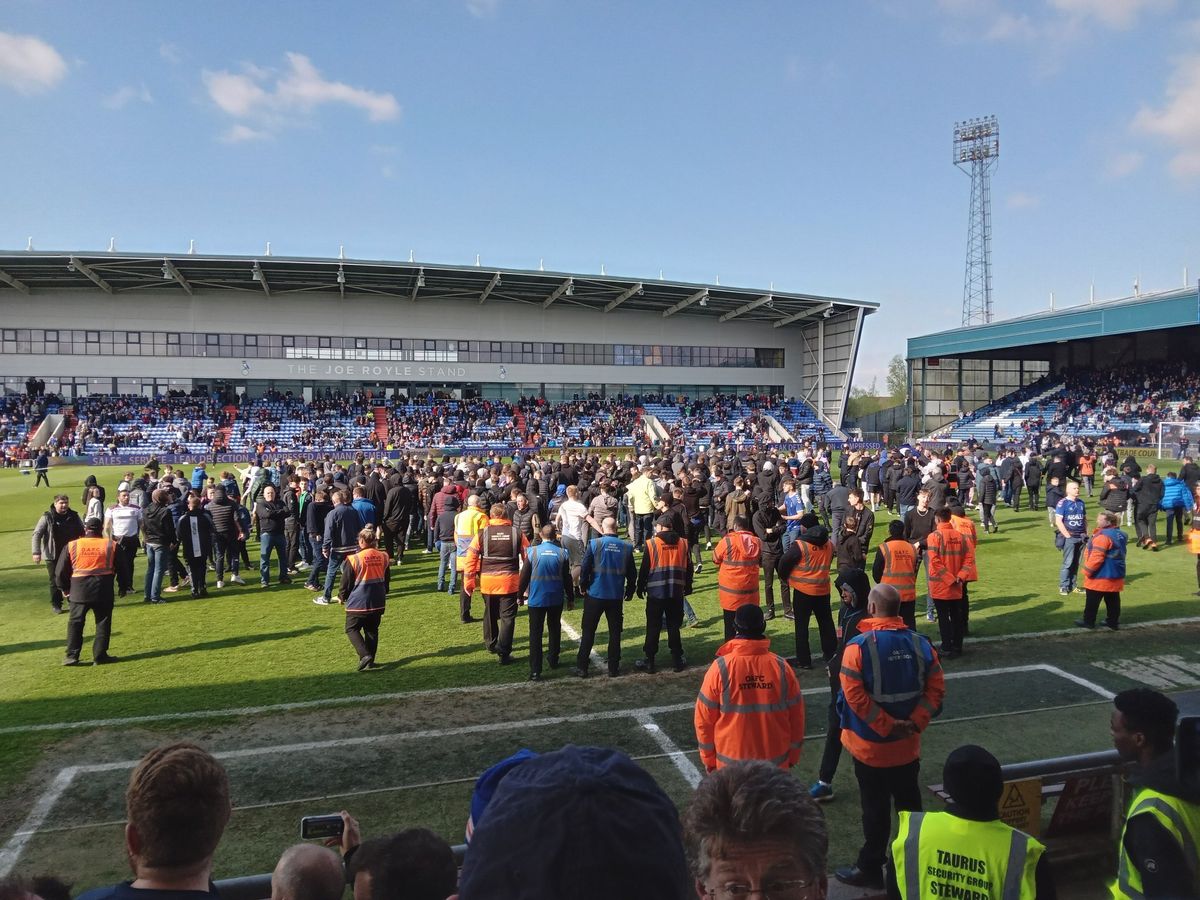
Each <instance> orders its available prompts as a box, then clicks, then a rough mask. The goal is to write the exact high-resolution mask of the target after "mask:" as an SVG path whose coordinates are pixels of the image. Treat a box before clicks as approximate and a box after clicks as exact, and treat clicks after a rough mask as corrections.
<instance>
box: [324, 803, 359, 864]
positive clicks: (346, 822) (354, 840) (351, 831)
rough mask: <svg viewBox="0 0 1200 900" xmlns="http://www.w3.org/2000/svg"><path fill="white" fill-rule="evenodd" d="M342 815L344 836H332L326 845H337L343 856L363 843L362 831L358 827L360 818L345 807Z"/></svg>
mask: <svg viewBox="0 0 1200 900" xmlns="http://www.w3.org/2000/svg"><path fill="white" fill-rule="evenodd" d="M340 815H341V817H342V836H341V837H340V838H330V839H329V840H327V841H326V842H325V846H326V847H337V848H338V851H339V852H340V853H341V854H342V856H345V855H346V854H347V853H349V852H350V851H351V850H353V849H354V848H355V847H357V846H358V845H359V844H361V843H362V831H361V830H360V829H359V827H358V820H357V819H356V818H354V816H352V815H350V813H348V812H346V811H345V810H344V809H343V810H342V811H341V813H340Z"/></svg>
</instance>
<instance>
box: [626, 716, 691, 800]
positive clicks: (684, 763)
mask: <svg viewBox="0 0 1200 900" xmlns="http://www.w3.org/2000/svg"><path fill="white" fill-rule="evenodd" d="M634 718H635V719H636V720H637V721H638V722H639V723H641V726H642V727H643V728H645V729H646V731H648V732H650V736H651V737H652V738H654V741H655V743H657V744H658V746H660V747H662V749H663V751H664V752H665V753H666V754H667V756H668V757H669V758H670V760H671V762H673V763H675V768H676V769H678V770H679V774H680V775H682V776H683V780H684V781H686V782H687V783H688V786H689V787H692V788H694V787H696V785H698V784H699V783H700V781H701V779H702V778H703V777H704V776H703V775H701V774H700V770H699V769H697V768H696V764H695V763H693V762H692V761H691V760H690V759H688V757H687V754H686V753H684V752H683V751H682V750H680V749H679V745H678V744H676V743H675V742H674V741H673V740H671V739H670V738H669V737H667V735H666V734H665V733H664V732H663V730H662V729H661V728H659V727H658V723H657V722H655V721H654V719H653V718H652V717H651V716H650V715H649V714H648V713H640V714H638V715H636V716H634Z"/></svg>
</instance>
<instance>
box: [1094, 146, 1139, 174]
mask: <svg viewBox="0 0 1200 900" xmlns="http://www.w3.org/2000/svg"><path fill="white" fill-rule="evenodd" d="M1145 161H1146V156H1145V154H1143V153H1139V152H1138V151H1136V150H1130V151H1127V152H1125V153H1117V154H1115V155H1113V156H1112V157H1110V158H1109V160H1108V164H1107V165H1106V166H1105V167H1104V173H1105V174H1106V175H1108V177H1109V178H1124V177H1126V176H1127V175H1132V174H1133V173H1134V172H1136V171H1137V170H1138V169H1140V168H1141V167H1142V163H1143V162H1145Z"/></svg>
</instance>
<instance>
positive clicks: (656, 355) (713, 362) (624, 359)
mask: <svg viewBox="0 0 1200 900" xmlns="http://www.w3.org/2000/svg"><path fill="white" fill-rule="evenodd" d="M0 350H2V351H3V352H4V353H31V354H45V353H51V354H60V355H77V356H193V357H196V356H199V357H207V356H217V357H238V358H241V357H246V358H260V359H360V360H394V361H400V362H404V361H409V362H484V363H488V362H490V363H554V364H559V365H601V366H719V367H725V368H743V369H782V368H783V366H784V352H783V349H782V348H779V347H768V348H765V349H763V348H753V347H699V346H675V345H662V344H589V343H572V342H562V343H556V342H550V341H460V340H447V339H438V338H367V337H336V336H331V335H317V336H304V335H290V334H284V335H279V334H223V333H214V332H200V333H193V332H176V331H87V330H66V329H40V328H5V329H3V339H2V341H0Z"/></svg>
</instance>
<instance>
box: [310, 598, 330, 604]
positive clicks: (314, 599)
mask: <svg viewBox="0 0 1200 900" xmlns="http://www.w3.org/2000/svg"><path fill="white" fill-rule="evenodd" d="M313 603H315V604H317V606H328V605H329V601H328V600H326V599H325V598H324V597H323V596H322V597H313Z"/></svg>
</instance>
